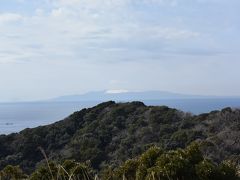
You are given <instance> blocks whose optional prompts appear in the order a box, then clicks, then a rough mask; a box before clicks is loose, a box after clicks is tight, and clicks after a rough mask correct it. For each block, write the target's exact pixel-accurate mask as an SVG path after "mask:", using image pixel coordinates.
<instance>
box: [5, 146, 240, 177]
mask: <svg viewBox="0 0 240 180" xmlns="http://www.w3.org/2000/svg"><path fill="white" fill-rule="evenodd" d="M41 151H42V153H43V155H44V156H45V159H46V162H45V164H42V165H40V166H39V167H37V168H36V170H35V171H34V172H33V173H32V174H31V175H26V174H24V173H23V171H22V170H21V169H20V168H19V166H6V167H5V168H4V169H3V170H2V171H1V172H0V179H1V180H23V179H29V180H94V179H96V180H97V179H99V180H100V179H102V180H145V179H146V180H239V179H240V176H239V167H238V166H237V164H234V163H232V162H230V161H223V162H221V163H219V164H216V163H213V162H212V161H210V160H208V159H205V158H204V157H203V155H202V153H201V151H200V149H199V144H197V143H192V144H191V145H189V146H188V147H186V148H185V149H177V150H170V151H164V150H163V149H161V148H159V147H156V146H152V147H150V148H149V149H148V150H147V151H146V152H144V153H143V154H142V155H140V156H138V157H136V158H134V159H129V160H127V161H125V162H124V163H123V164H122V165H121V166H119V167H115V168H113V167H107V168H105V169H103V170H101V171H100V172H98V171H95V170H93V169H92V168H91V165H90V162H85V163H78V162H75V161H74V160H65V161H64V162H63V163H59V162H58V163H57V162H54V161H50V162H49V161H48V158H47V157H46V155H45V153H44V152H43V150H41Z"/></svg>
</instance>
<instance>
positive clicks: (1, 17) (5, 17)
mask: <svg viewBox="0 0 240 180" xmlns="http://www.w3.org/2000/svg"><path fill="white" fill-rule="evenodd" d="M22 18H23V17H22V16H21V15H20V14H15V13H2V14H0V23H8V22H15V21H19V20H21V19H22Z"/></svg>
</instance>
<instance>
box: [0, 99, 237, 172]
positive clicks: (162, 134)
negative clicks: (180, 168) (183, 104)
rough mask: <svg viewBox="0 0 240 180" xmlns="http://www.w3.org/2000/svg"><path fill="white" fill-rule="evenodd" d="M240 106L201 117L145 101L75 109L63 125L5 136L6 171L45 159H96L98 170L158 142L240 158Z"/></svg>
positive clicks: (2, 158)
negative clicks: (198, 147) (193, 146)
mask: <svg viewBox="0 0 240 180" xmlns="http://www.w3.org/2000/svg"><path fill="white" fill-rule="evenodd" d="M239 137H240V110H232V109H231V108H226V109H223V110H222V111H214V112H211V113H208V114H202V115H198V116H194V115H191V114H189V113H184V112H181V111H178V110H176V109H171V108H168V107H166V106H145V105H144V104H143V103H141V102H131V103H115V102H112V101H110V102H106V103H102V104H99V105H97V106H95V107H93V108H89V109H83V110H81V111H78V112H75V113H73V114H72V115H70V116H69V117H67V118H66V119H64V120H62V121H59V122H57V123H54V124H51V125H48V126H41V127H37V128H33V129H25V130H23V131H21V132H20V133H15V134H10V135H1V136H0V169H2V168H4V167H5V166H6V165H9V164H11V165H20V166H21V168H23V169H24V170H25V171H26V172H32V171H33V169H34V168H35V166H36V165H38V164H39V163H41V161H42V160H43V159H44V157H43V155H42V154H41V152H40V151H39V148H38V147H42V148H43V149H44V150H45V152H46V154H47V156H48V157H49V159H53V160H58V159H59V160H63V159H75V160H77V161H81V162H83V161H87V160H90V161H91V164H92V167H93V168H94V169H101V168H103V167H105V166H106V165H111V166H113V167H114V166H118V165H119V164H121V163H122V162H123V161H125V160H127V159H129V158H132V157H136V156H137V155H139V154H141V153H142V152H144V151H145V150H147V149H148V148H149V147H150V146H152V145H153V144H156V145H157V146H159V147H163V148H165V149H176V148H178V147H185V146H186V145H188V144H190V143H191V142H192V141H194V140H197V141H200V142H201V150H202V151H203V153H204V155H205V156H207V157H209V158H211V159H212V160H213V161H215V162H220V161H222V160H224V159H232V160H234V161H239V159H240V138H239Z"/></svg>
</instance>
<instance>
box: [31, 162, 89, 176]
mask: <svg viewBox="0 0 240 180" xmlns="http://www.w3.org/2000/svg"><path fill="white" fill-rule="evenodd" d="M92 172H93V171H92V170H91V168H90V167H89V166H88V165H87V164H83V163H77V162H75V161H70V160H66V161H65V162H64V163H63V164H57V163H54V162H50V163H49V164H48V165H47V164H45V165H43V166H40V167H39V168H38V169H36V170H35V171H34V172H33V174H32V175H31V177H30V180H55V179H56V180H69V179H71V180H78V179H81V180H93V173H92Z"/></svg>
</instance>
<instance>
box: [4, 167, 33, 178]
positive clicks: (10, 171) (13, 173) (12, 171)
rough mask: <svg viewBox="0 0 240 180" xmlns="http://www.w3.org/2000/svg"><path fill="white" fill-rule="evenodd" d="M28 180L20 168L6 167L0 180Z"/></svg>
mask: <svg viewBox="0 0 240 180" xmlns="http://www.w3.org/2000/svg"><path fill="white" fill-rule="evenodd" d="M26 178H28V176H27V175H26V174H24V173H23V171H22V170H21V169H20V168H19V166H11V165H8V166H6V167H5V168H4V169H3V170H2V171H1V172H0V179H1V180H23V179H26Z"/></svg>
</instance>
